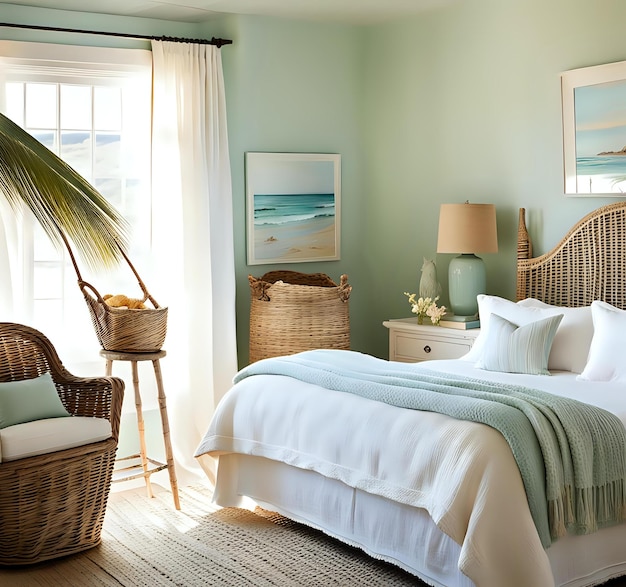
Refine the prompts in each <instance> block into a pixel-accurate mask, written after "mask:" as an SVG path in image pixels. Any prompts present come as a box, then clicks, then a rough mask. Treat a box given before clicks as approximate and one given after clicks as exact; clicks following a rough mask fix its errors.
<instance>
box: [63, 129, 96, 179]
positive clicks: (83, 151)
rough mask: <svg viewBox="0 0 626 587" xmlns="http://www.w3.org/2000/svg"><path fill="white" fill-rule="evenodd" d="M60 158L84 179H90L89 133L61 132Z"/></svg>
mask: <svg viewBox="0 0 626 587" xmlns="http://www.w3.org/2000/svg"><path fill="white" fill-rule="evenodd" d="M61 158H62V159H63V160H64V161H65V162H66V163H68V164H69V165H71V166H72V167H73V168H74V169H75V170H76V171H78V173H80V174H81V175H82V176H83V177H85V178H86V179H89V178H90V177H91V133H89V132H63V131H62V132H61Z"/></svg>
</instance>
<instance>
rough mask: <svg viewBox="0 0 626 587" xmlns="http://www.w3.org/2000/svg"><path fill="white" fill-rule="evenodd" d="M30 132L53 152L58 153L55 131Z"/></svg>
mask: <svg viewBox="0 0 626 587" xmlns="http://www.w3.org/2000/svg"><path fill="white" fill-rule="evenodd" d="M29 132H30V134H31V135H33V136H34V137H35V138H36V139H37V140H38V141H39V142H40V143H43V144H44V145H45V146H46V147H48V149H50V150H51V151H52V152H53V153H58V146H57V141H56V133H55V132H50V131H49V130H30V131H29Z"/></svg>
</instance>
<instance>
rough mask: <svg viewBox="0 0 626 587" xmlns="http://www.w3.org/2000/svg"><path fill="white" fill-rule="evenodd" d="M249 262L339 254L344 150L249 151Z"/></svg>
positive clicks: (320, 258) (328, 257)
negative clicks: (308, 151)
mask: <svg viewBox="0 0 626 587" xmlns="http://www.w3.org/2000/svg"><path fill="white" fill-rule="evenodd" d="M246 200H247V218H246V220H247V240H248V242H247V245H248V265H262V264H269V263H304V262H307V261H336V260H338V259H339V252H340V251H339V245H340V227H341V155H337V154H319V153H246Z"/></svg>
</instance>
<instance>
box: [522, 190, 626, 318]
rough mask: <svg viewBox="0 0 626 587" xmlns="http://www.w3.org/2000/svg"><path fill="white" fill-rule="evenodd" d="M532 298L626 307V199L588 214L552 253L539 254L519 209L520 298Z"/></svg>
mask: <svg viewBox="0 0 626 587" xmlns="http://www.w3.org/2000/svg"><path fill="white" fill-rule="evenodd" d="M531 297H532V298H536V299H539V300H541V301H543V302H546V303H548V304H553V305H556V306H570V307H577V306H587V305H589V304H591V302H592V301H594V300H604V301H605V302H608V303H609V304H612V305H614V306H617V307H618V308H623V309H625V308H626V202H618V203H616V204H609V205H607V206H603V207H602V208H598V209H597V210H595V211H594V212H591V213H590V214H587V216H585V217H584V218H583V219H582V220H580V221H579V222H578V223H577V224H576V225H575V226H574V227H573V228H572V229H571V230H570V231H569V232H568V233H567V235H566V236H565V237H564V238H563V239H562V240H561V242H560V243H559V244H558V245H557V246H556V247H554V249H552V251H550V252H548V253H546V254H544V255H541V256H540V257H536V258H532V244H531V242H530V238H529V236H528V231H527V230H526V221H525V209H524V208H520V211H519V227H518V237H517V299H518V300H521V299H524V298H531Z"/></svg>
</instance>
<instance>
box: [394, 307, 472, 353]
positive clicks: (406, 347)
mask: <svg viewBox="0 0 626 587" xmlns="http://www.w3.org/2000/svg"><path fill="white" fill-rule="evenodd" d="M383 325H384V326H386V327H387V328H388V329H389V360H390V361H402V362H404V363H415V362H417V361H428V360H432V359H458V358H459V357H462V356H463V355H464V354H466V353H467V352H468V351H469V350H470V348H472V345H473V344H474V341H475V340H476V337H477V336H478V334H479V333H480V328H472V329H470V330H457V329H456V328H445V327H444V326H433V325H432V324H431V325H426V324H424V325H420V324H418V323H417V317H414V318H399V319H396V320H387V321H385V322H383Z"/></svg>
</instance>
